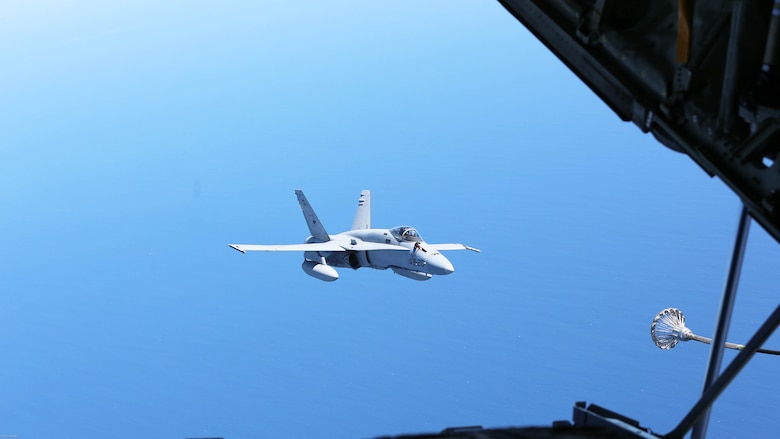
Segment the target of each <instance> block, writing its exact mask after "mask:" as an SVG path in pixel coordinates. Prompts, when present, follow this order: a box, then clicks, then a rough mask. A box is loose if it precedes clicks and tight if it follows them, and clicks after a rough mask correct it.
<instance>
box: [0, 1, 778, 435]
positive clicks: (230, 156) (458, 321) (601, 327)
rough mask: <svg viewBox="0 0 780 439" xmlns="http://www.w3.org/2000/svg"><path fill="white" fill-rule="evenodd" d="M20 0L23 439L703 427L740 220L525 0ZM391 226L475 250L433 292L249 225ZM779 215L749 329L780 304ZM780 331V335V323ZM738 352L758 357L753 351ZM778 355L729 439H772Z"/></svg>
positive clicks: (4, 275) (2, 334) (6, 400)
mask: <svg viewBox="0 0 780 439" xmlns="http://www.w3.org/2000/svg"><path fill="white" fill-rule="evenodd" d="M6 9H7V11H6V13H4V14H3V17H1V18H0V53H2V54H3V57H4V58H5V59H6V64H7V67H6V68H5V69H2V71H0V81H1V82H2V83H3V84H5V86H4V87H2V88H0V102H1V104H0V128H1V129H0V133H2V134H0V153H2V160H0V183H1V184H0V188H2V189H0V202H2V205H3V207H4V209H3V212H4V213H3V214H2V215H0V228H1V229H2V230H3V233H2V234H0V239H2V241H0V248H2V249H3V254H4V257H3V258H2V264H0V352H2V353H3V357H4V358H5V360H4V361H3V364H2V366H0V388H2V389H3V396H4V397H3V398H0V434H15V435H19V436H20V437H52V436H60V435H63V434H65V435H67V436H77V435H78V436H82V437H105V435H107V434H108V435H110V436H112V437H137V436H138V435H139V434H143V435H144V436H147V437H160V438H162V437H193V436H224V437H227V438H242V437H274V436H280V435H285V436H293V437H295V436H298V437H300V436H303V435H308V436H313V437H371V436H378V435H382V434H400V433H409V432H424V431H425V432H432V431H439V430H441V429H442V428H445V427H448V426H453V425H473V424H481V425H485V426H491V427H498V426H507V425H549V424H550V422H552V421H553V420H557V419H570V418H571V406H572V405H573V403H574V402H575V401H579V400H587V401H588V402H595V403H598V404H600V405H603V406H606V407H608V408H611V409H613V410H617V411H619V412H621V413H623V414H625V415H626V416H630V417H634V418H636V419H639V420H640V421H641V422H642V423H643V425H645V426H649V427H651V428H653V429H655V430H657V431H660V432H666V431H668V430H670V429H672V428H673V427H674V426H675V425H676V423H677V422H678V421H679V420H680V419H681V418H682V417H683V415H684V414H685V412H686V411H687V410H688V408H689V407H690V406H691V405H692V404H693V403H694V402H695V401H696V399H697V397H698V394H699V392H700V387H701V380H702V378H703V371H704V368H705V363H706V358H707V354H708V348H707V347H706V346H704V345H691V344H687V345H682V346H679V347H677V348H675V349H674V350H673V351H670V352H664V351H661V350H659V349H657V348H656V347H655V346H653V344H652V342H651V340H650V337H649V326H650V322H651V320H652V318H653V316H654V315H655V314H656V313H657V312H658V311H660V310H661V309H663V308H666V307H669V306H675V307H679V308H681V309H682V310H683V311H684V312H685V314H686V316H687V318H688V325H689V327H691V329H693V330H694V332H696V333H697V334H700V335H705V336H709V335H711V333H712V326H713V324H714V318H715V315H716V311H717V306H718V302H719V299H720V295H721V290H722V287H723V281H724V279H725V270H726V267H727V264H728V258H729V256H730V251H731V246H732V241H733V234H734V230H735V227H736V220H737V215H738V211H739V204H738V200H737V199H736V197H735V196H734V195H733V194H732V193H731V192H730V191H728V189H727V188H726V187H725V186H724V185H723V183H722V182H720V181H718V180H717V179H710V178H709V177H708V176H707V175H706V174H705V173H704V172H702V171H701V170H700V169H699V168H698V167H697V166H696V165H695V164H694V163H693V162H692V161H691V160H690V159H688V158H687V157H685V156H683V155H680V154H677V153H674V152H672V151H669V150H667V149H666V148H664V147H663V146H661V145H660V144H658V143H656V142H655V141H654V140H653V138H652V137H651V136H649V135H643V134H642V133H641V132H640V131H639V130H638V129H637V128H636V127H634V126H633V125H630V124H625V123H621V122H620V121H619V120H618V118H617V117H616V116H615V115H614V114H613V113H611V112H610V110H609V109H608V108H607V107H606V106H605V105H604V104H603V103H601V102H600V101H599V100H598V98H596V96H595V95H594V94H593V93H592V92H590V91H589V90H588V89H587V88H586V87H585V86H584V85H583V84H582V83H580V82H579V81H578V80H577V79H576V77H575V76H574V75H573V74H572V73H570V72H569V71H567V70H566V69H565V67H564V66H563V65H562V64H561V63H560V62H559V61H557V59H555V58H554V57H553V56H552V54H550V53H549V52H548V51H547V50H546V49H545V48H544V47H543V46H542V45H541V44H540V43H539V42H538V41H536V40H535V39H534V38H533V37H532V36H531V35H530V34H529V33H528V32H527V31H526V30H525V28H523V27H522V26H521V25H520V24H519V23H518V22H517V21H516V20H514V18H512V17H511V16H510V15H509V14H508V13H507V12H506V11H504V10H503V9H502V8H501V7H500V5H499V4H498V3H496V2H481V3H478V2H460V1H458V2H451V1H450V2H443V1H438V2H436V1H429V2H423V3H419V2H401V3H394V4H391V5H384V4H381V5H380V4H366V3H362V2H349V1H344V2H331V3H329V4H327V5H323V4H320V3H316V2H312V3H310V4H306V5H300V4H296V5H291V4H289V3H288V2H258V3H256V2H245V1H239V0H235V1H229V2H222V3H221V4H220V5H216V4H210V3H206V2H174V1H170V2H168V1H165V2H134V3H133V4H132V5H125V4H120V3H115V4H114V3H112V2H94V1H81V2H78V1H74V2H68V3H67V4H62V3H59V2H57V3H55V2H45V1H40V2H13V3H12V5H11V6H10V7H7V8H6ZM294 189H303V190H304V191H305V192H306V194H307V196H308V198H309V200H310V202H311V203H312V205H313V206H314V208H315V210H316V211H317V214H318V215H319V217H320V219H321V220H322V221H323V223H324V225H325V226H326V228H327V230H328V231H329V232H331V233H337V232H339V231H342V230H345V229H348V228H349V226H350V224H351V221H352V216H353V214H354V207H355V202H356V200H357V197H358V194H359V192H360V190H362V189H371V190H372V196H373V206H372V207H373V220H374V224H375V225H376V226H378V227H382V226H386V227H392V226H395V225H399V224H411V225H414V226H415V227H417V228H418V229H419V230H420V232H421V233H422V235H423V237H425V239H426V240H428V241H429V242H463V243H466V244H468V245H472V246H475V247H478V248H481V249H482V250H483V252H482V253H481V254H474V253H471V252H451V253H449V254H448V257H449V258H450V260H451V261H452V262H453V263H454V265H455V268H456V272H455V273H454V274H453V275H451V276H447V277H444V278H436V279H433V280H431V281H429V282H414V281H411V280H409V279H406V278H402V277H400V276H396V275H393V274H392V273H390V272H382V271H374V270H365V269H363V270H359V271H356V272H352V271H341V278H340V279H339V281H338V282H335V283H332V284H326V283H323V282H320V281H318V280H316V279H313V278H311V277H308V276H306V275H305V274H304V273H303V271H302V270H301V269H300V261H301V257H300V255H296V254H250V255H241V254H239V253H237V252H235V251H233V250H231V249H230V248H228V247H227V245H226V244H228V243H234V242H241V243H288V242H289V243H295V242H300V241H302V240H303V239H304V238H305V237H306V235H307V234H308V232H307V230H306V227H305V223H304V221H303V218H301V215H300V209H299V208H298V206H297V203H296V200H295V196H294V194H293V190H294ZM778 256H780V254H779V252H778V246H777V243H776V242H774V241H773V240H772V239H771V238H769V237H768V236H767V234H766V233H765V232H764V231H763V230H761V228H760V227H759V226H757V225H755V224H754V225H753V228H752V230H751V237H750V241H749V243H748V250H747V255H746V260H745V268H744V272H743V282H742V284H741V289H740V293H739V296H738V299H737V305H736V309H735V312H734V320H733V326H732V330H731V333H730V336H729V339H730V340H731V341H734V342H742V343H744V342H746V341H747V339H748V338H749V336H750V335H751V334H752V332H753V331H754V330H755V328H757V327H758V325H759V324H760V322H761V321H762V320H763V318H765V317H766V316H767V315H768V314H769V313H770V311H771V309H773V308H774V306H775V304H776V295H775V294H773V293H774V290H773V286H774V285H776V283H777V282H776V280H777V277H778V275H777V270H776V269H775V268H776V265H777V264H776V261H777V260H778ZM768 344H769V345H770V346H768V347H770V348H772V347H774V348H777V346H778V341H777V339H776V338H773V339H770V341H769V343H768ZM730 358H733V355H732V354H730V353H729V354H728V355H727V357H726V359H727V360H729V359H730ZM775 371H776V359H775V358H756V359H755V360H754V361H753V362H752V363H750V364H749V365H748V367H747V368H746V370H745V372H744V373H743V375H741V376H740V377H739V378H738V379H737V381H735V383H734V384H733V385H732V386H731V387H730V388H729V389H728V390H727V391H726V392H725V393H724V395H723V396H722V398H721V399H720V400H719V402H718V403H717V404H716V407H715V410H714V412H713V415H712V418H711V426H710V434H711V436H712V437H738V436H739V435H740V434H741V433H744V432H745V430H746V429H748V430H749V431H750V432H751V433H753V434H754V435H756V436H768V435H770V432H773V431H777V429H778V428H780V424H778V422H780V421H778V420H777V418H776V416H775V413H776V408H777V404H778V400H777V397H776V395H777V394H778V390H780V389H779V388H778V385H777V383H776V379H775V375H776V374H775Z"/></svg>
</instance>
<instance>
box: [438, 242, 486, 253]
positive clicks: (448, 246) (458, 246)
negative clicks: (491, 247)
mask: <svg viewBox="0 0 780 439" xmlns="http://www.w3.org/2000/svg"><path fill="white" fill-rule="evenodd" d="M424 247H425V248H429V249H431V250H471V251H473V252H477V253H480V252H481V250H480V249H478V248H474V247H469V246H467V245H463V244H427V243H426V244H425V246H424Z"/></svg>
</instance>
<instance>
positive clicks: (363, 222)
mask: <svg viewBox="0 0 780 439" xmlns="http://www.w3.org/2000/svg"><path fill="white" fill-rule="evenodd" d="M370 228H371V191H369V190H365V191H360V199H358V207H357V212H355V221H353V222H352V230H360V229H370Z"/></svg>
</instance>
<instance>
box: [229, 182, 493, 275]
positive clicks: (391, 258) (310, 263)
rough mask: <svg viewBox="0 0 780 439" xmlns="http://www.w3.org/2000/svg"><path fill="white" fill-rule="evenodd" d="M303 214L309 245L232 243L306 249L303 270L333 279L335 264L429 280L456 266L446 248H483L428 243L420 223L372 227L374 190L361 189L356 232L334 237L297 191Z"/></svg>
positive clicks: (272, 249) (253, 248)
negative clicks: (387, 270)
mask: <svg viewBox="0 0 780 439" xmlns="http://www.w3.org/2000/svg"><path fill="white" fill-rule="evenodd" d="M295 195H296V196H297V197H298V203H299V204H300V205H301V210H302V211H303V217H304V218H305V219H306V224H307V225H308V226H309V231H310V232H311V236H309V237H308V238H306V241H304V243H303V244H283V245H257V244H228V245H230V247H232V248H234V249H236V250H238V251H240V252H241V253H246V252H248V251H261V252H282V251H300V252H303V265H302V268H303V271H304V272H306V274H308V275H309V276H312V277H315V278H317V279H320V280H323V281H326V282H332V281H334V280H337V279H338V278H339V274H338V272H336V270H335V269H334V268H333V267H343V268H352V269H354V270H357V269H358V268H361V267H371V268H374V269H378V270H386V269H388V268H389V269H391V270H393V272H394V273H395V274H399V275H401V276H404V277H408V278H410V279H414V280H428V279H430V278H431V277H433V276H434V275H445V274H450V273H452V272H453V271H455V269H454V268H453V266H452V263H450V261H449V260H447V258H445V257H444V255H442V254H441V253H440V251H441V250H471V251H475V252H479V250H478V249H476V248H473V247H469V246H466V245H463V244H428V243H427V242H425V241H424V240H423V239H422V237H421V236H420V234H419V233H418V232H417V230H416V229H415V228H414V227H410V226H398V227H394V228H392V229H372V228H371V191H368V190H364V191H362V192H360V199H358V207H357V212H356V213H355V219H354V221H353V222H352V230H349V231H347V232H342V233H339V234H338V235H329V234H328V232H326V231H325V227H323V225H322V223H321V222H320V220H319V218H317V214H316V213H314V209H313V208H312V207H311V204H309V201H308V200H307V199H306V196H305V195H303V192H302V191H300V190H296V191H295Z"/></svg>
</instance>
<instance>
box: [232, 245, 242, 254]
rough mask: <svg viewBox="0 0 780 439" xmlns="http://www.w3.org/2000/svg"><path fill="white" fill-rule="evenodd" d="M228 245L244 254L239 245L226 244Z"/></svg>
mask: <svg viewBox="0 0 780 439" xmlns="http://www.w3.org/2000/svg"><path fill="white" fill-rule="evenodd" d="M228 246H230V248H232V249H233V250H237V251H240V252H241V253H244V254H246V251H245V250H242V249H241V247H239V246H237V245H236V244H228Z"/></svg>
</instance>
